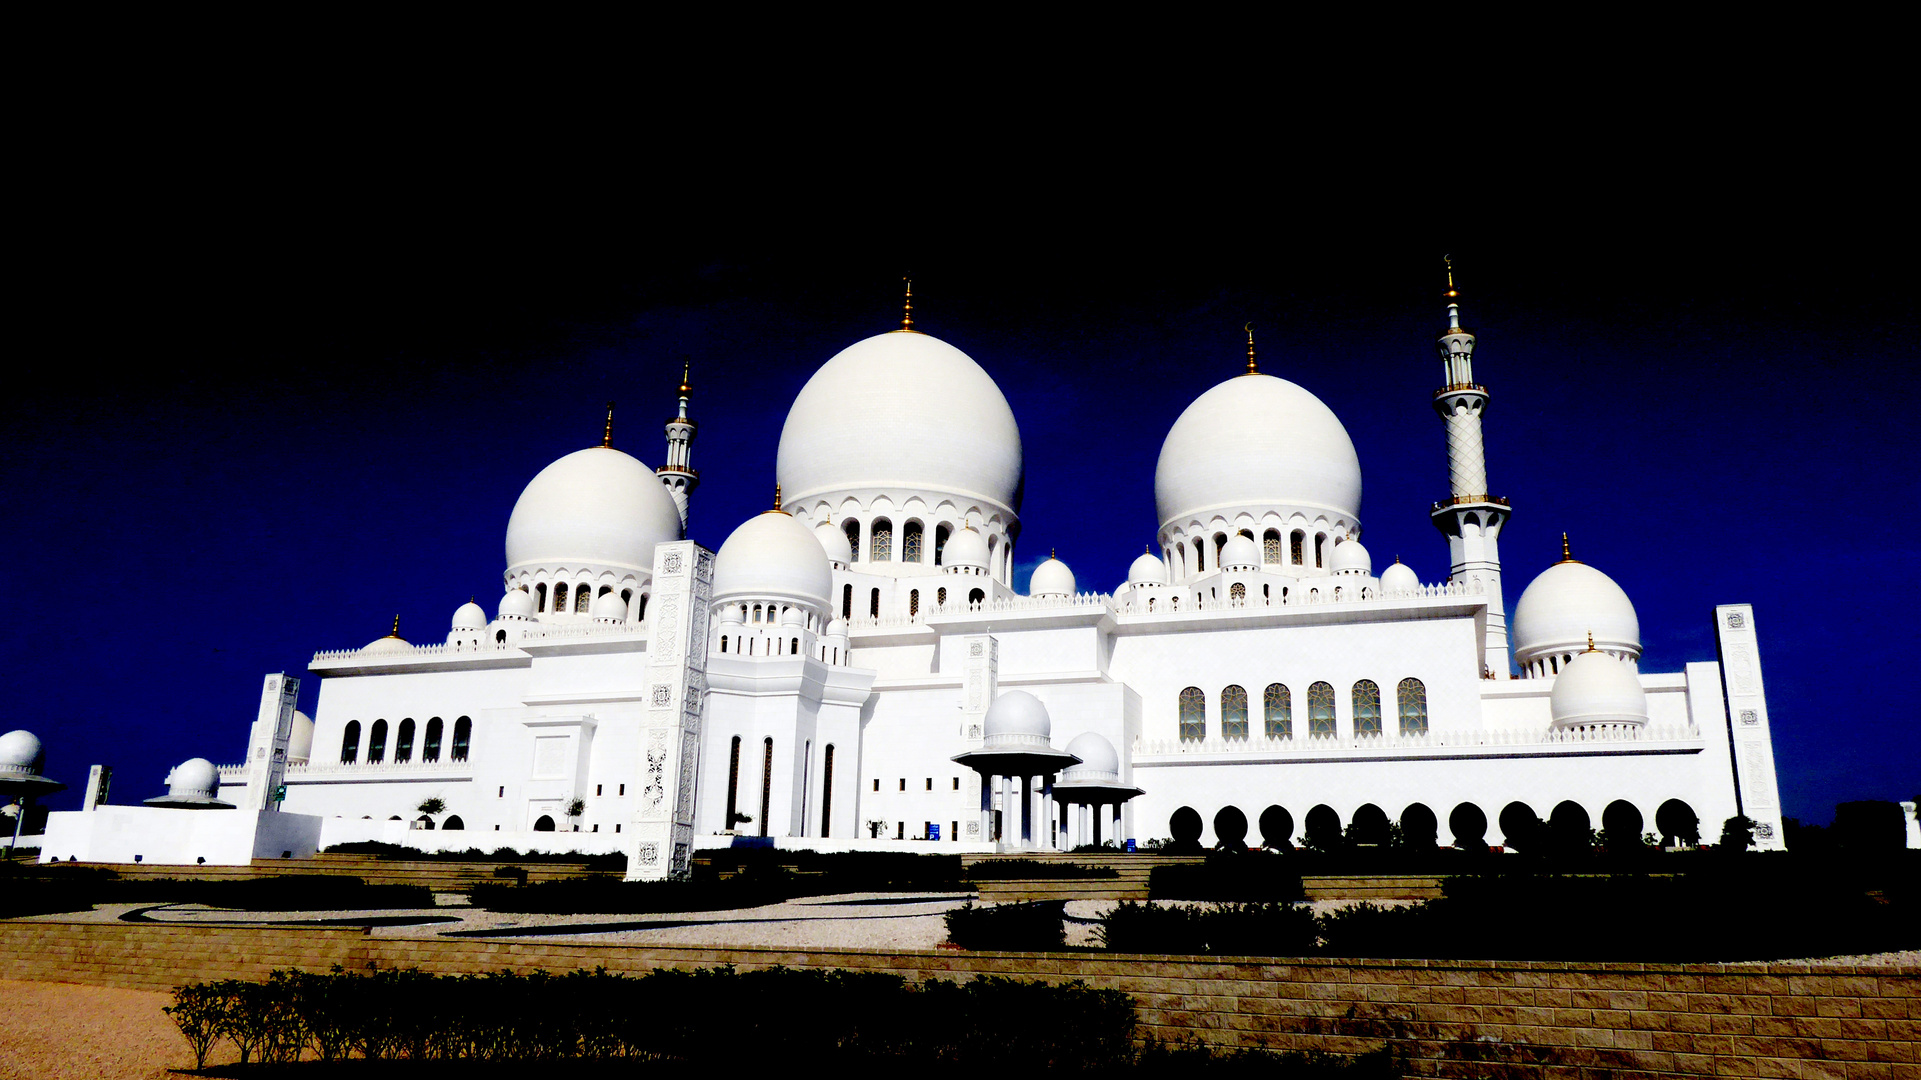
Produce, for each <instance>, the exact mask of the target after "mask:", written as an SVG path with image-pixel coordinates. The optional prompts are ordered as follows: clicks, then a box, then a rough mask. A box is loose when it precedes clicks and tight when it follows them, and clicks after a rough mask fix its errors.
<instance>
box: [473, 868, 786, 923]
mask: <svg viewBox="0 0 1921 1080" xmlns="http://www.w3.org/2000/svg"><path fill="white" fill-rule="evenodd" d="M467 895H468V898H469V899H470V900H471V901H472V903H473V905H474V906H475V907H478V908H485V909H486V910H488V911H506V912H516V913H528V914H543V915H587V914H600V915H645V914H651V913H655V912H675V911H729V910H733V909H735V908H751V907H760V906H762V905H764V904H777V903H779V902H781V901H782V900H785V899H787V898H788V897H789V896H791V895H793V889H792V887H791V886H790V885H789V884H788V883H787V882H786V881H785V880H783V879H774V880H768V879H767V878H765V877H743V878H732V879H730V880H727V881H615V880H613V879H611V878H569V879H566V880H563V881H542V882H536V883H535V884H532V885H509V884H505V883H503V882H480V883H478V884H475V885H474V886H472V887H471V888H469V889H468V892H467Z"/></svg>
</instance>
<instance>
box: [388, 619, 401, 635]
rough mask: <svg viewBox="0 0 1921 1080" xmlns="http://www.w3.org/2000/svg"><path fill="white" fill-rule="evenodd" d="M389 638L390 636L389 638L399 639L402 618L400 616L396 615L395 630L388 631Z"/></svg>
mask: <svg viewBox="0 0 1921 1080" xmlns="http://www.w3.org/2000/svg"><path fill="white" fill-rule="evenodd" d="M387 636H388V637H399V636H400V616H398V615H395V616H394V628H393V629H392V630H390V631H388V633H387Z"/></svg>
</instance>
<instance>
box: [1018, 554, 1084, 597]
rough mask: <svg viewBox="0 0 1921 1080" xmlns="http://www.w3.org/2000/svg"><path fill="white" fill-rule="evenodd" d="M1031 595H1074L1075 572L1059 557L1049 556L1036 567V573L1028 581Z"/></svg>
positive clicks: (1028, 591) (1028, 593) (1028, 590)
mask: <svg viewBox="0 0 1921 1080" xmlns="http://www.w3.org/2000/svg"><path fill="white" fill-rule="evenodd" d="M1027 595H1029V596H1072V595H1074V572H1073V571H1072V570H1069V569H1068V568H1067V564H1066V563H1064V562H1062V561H1060V560H1059V559H1055V558H1049V559H1048V560H1047V561H1046V562H1044V563H1042V564H1040V565H1039V566H1036V567H1035V568H1034V574H1033V576H1032V577H1031V578H1029V579H1028V582H1027Z"/></svg>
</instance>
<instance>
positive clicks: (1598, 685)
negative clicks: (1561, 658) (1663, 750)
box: [1548, 652, 1648, 728]
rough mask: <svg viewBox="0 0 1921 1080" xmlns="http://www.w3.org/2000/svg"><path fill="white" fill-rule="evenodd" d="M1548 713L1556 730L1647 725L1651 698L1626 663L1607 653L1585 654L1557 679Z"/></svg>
mask: <svg viewBox="0 0 1921 1080" xmlns="http://www.w3.org/2000/svg"><path fill="white" fill-rule="evenodd" d="M1548 710H1549V711H1550V712H1551V713H1552V714H1553V716H1554V726H1555V727H1556V728H1570V727H1588V726H1590V725H1594V724H1646V723H1647V722H1648V695H1647V691H1646V690H1643V689H1642V688H1641V680H1640V679H1637V678H1635V676H1634V672H1633V671H1632V670H1631V669H1629V667H1628V666H1627V664H1626V662H1624V661H1621V660H1616V659H1615V658H1614V657H1612V656H1609V655H1607V654H1606V653H1603V652H1583V653H1581V654H1580V655H1579V656H1576V657H1575V658H1574V659H1573V660H1570V661H1569V662H1568V664H1567V666H1566V667H1564V668H1562V669H1561V673H1560V674H1559V675H1556V676H1555V677H1554V689H1553V690H1552V691H1550V692H1549V693H1548Z"/></svg>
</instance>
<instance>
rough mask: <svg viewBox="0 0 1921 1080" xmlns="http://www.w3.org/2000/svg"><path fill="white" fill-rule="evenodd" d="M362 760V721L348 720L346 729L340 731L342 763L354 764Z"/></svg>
mask: <svg viewBox="0 0 1921 1080" xmlns="http://www.w3.org/2000/svg"><path fill="white" fill-rule="evenodd" d="M359 760H360V721H358V720H349V721H347V727H346V730H344V731H342V732H341V733H340V763H341V764H342V765H352V764H353V763H355V762H356V761H359Z"/></svg>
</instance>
